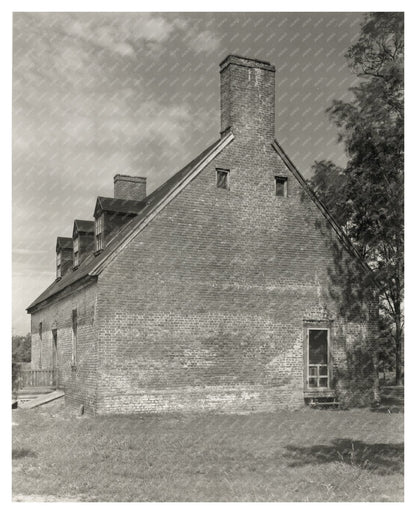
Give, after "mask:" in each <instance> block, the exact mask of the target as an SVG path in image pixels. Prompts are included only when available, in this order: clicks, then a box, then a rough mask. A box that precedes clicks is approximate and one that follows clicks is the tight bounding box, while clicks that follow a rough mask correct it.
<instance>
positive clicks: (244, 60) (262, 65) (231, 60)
mask: <svg viewBox="0 0 416 514" xmlns="http://www.w3.org/2000/svg"><path fill="white" fill-rule="evenodd" d="M230 64H236V65H237V66H245V67H246V68H259V69H262V70H268V71H273V72H275V71H276V68H275V67H274V66H273V64H270V63H269V62H268V61H262V60H260V59H252V58H250V57H242V56H240V55H232V54H231V55H228V56H227V57H226V58H225V59H224V60H223V61H221V62H220V68H221V69H220V73H221V72H222V71H223V70H225V68H227V66H229V65H230Z"/></svg>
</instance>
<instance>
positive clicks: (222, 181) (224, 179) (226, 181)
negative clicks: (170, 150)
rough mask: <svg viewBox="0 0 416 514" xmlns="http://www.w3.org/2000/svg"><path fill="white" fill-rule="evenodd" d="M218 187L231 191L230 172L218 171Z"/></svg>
mask: <svg viewBox="0 0 416 514" xmlns="http://www.w3.org/2000/svg"><path fill="white" fill-rule="evenodd" d="M217 187H218V188H220V189H230V170H222V169H217Z"/></svg>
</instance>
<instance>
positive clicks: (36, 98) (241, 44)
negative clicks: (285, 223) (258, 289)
mask: <svg viewBox="0 0 416 514" xmlns="http://www.w3.org/2000/svg"><path fill="white" fill-rule="evenodd" d="M362 20H363V14H362V13H304V14H303V13H259V14H256V13H249V14H244V13H192V14H181V13H165V14H164V13H155V14H153V13H120V14H118V13H18V14H15V15H14V21H13V331H14V333H16V334H25V333H26V332H28V331H29V327H30V319H29V318H30V317H29V315H27V314H26V312H25V307H27V305H28V304H29V303H30V302H31V301H33V300H34V299H35V297H36V296H38V295H39V294H40V293H41V292H42V290H43V289H44V288H45V287H47V286H48V285H49V284H50V283H51V282H52V281H53V280H54V279H55V243H56V237H57V236H58V235H60V236H71V235H72V225H73V220H74V219H75V218H81V219H92V214H93V210H94V205H95V199H96V196H97V195H102V196H112V192H113V176H114V175H115V174H116V173H126V174H133V175H141V176H146V177H147V180H148V191H149V192H150V191H152V190H153V189H154V188H155V187H157V186H158V185H160V184H161V183H162V182H164V181H165V180H166V179H167V178H169V177H170V176H171V175H172V174H174V173H175V172H176V171H177V170H178V169H180V168H181V167H183V166H184V165H185V164H186V163H187V162H188V161H189V160H191V159H192V158H193V157H195V156H196V155H197V154H198V153H200V152H201V151H202V150H203V149H204V148H205V147H206V146H208V145H209V144H210V143H211V142H213V141H215V140H216V139H217V137H218V135H219V68H218V64H219V63H220V62H221V60H223V58H224V57H226V56H227V55H228V54H230V53H234V54H238V55H243V56H248V57H256V58H260V59H263V60H268V61H270V62H271V63H273V64H274V65H275V66H276V70H277V71H276V136H277V139H278V140H279V141H280V142H281V144H282V145H283V147H284V148H285V150H286V152H287V153H288V154H289V155H290V156H291V158H292V160H293V161H294V162H295V164H296V165H297V166H298V168H299V169H300V171H301V172H302V173H303V174H304V175H305V176H309V175H310V169H311V165H312V164H313V162H314V161H315V160H319V159H332V160H334V161H335V162H337V163H339V164H342V163H343V162H345V156H344V154H343V148H342V146H340V145H338V144H337V134H336V130H335V128H334V127H333V126H332V125H331V124H330V123H329V121H328V118H327V115H326V114H325V109H326V108H327V107H328V106H329V105H330V103H331V101H332V99H334V98H337V99H345V98H348V96H349V93H348V88H350V87H351V86H352V85H354V83H355V82H354V81H355V79H354V76H353V75H352V73H351V72H350V70H349V69H348V68H347V66H346V61H345V58H344V54H345V52H346V50H347V48H348V47H349V46H350V44H351V43H352V42H353V41H354V40H355V39H356V38H357V36H358V33H359V29H360V23H361V22H362Z"/></svg>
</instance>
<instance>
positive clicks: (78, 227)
mask: <svg viewBox="0 0 416 514" xmlns="http://www.w3.org/2000/svg"><path fill="white" fill-rule="evenodd" d="M74 234H94V222H93V221H90V220H74V229H73V231H72V235H74Z"/></svg>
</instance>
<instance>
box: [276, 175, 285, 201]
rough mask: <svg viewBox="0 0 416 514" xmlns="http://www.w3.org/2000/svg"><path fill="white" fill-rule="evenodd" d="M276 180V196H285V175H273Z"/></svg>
mask: <svg viewBox="0 0 416 514" xmlns="http://www.w3.org/2000/svg"><path fill="white" fill-rule="evenodd" d="M274 179H275V181H276V196H283V197H286V196H287V177H274Z"/></svg>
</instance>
